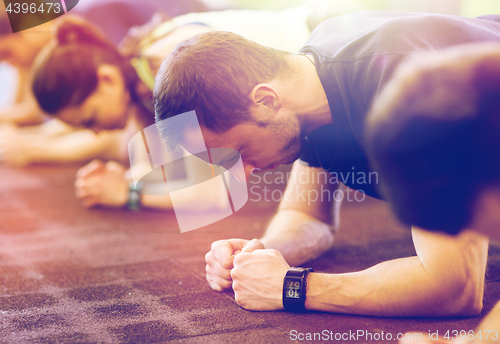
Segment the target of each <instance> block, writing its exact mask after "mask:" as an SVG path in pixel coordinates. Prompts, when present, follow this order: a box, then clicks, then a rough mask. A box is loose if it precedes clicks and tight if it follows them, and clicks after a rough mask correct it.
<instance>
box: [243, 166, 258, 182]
mask: <svg viewBox="0 0 500 344" xmlns="http://www.w3.org/2000/svg"><path fill="white" fill-rule="evenodd" d="M244 169H245V181H246V182H247V183H248V181H249V180H250V177H251V176H252V173H253V171H255V166H254V165H252V164H245V165H244Z"/></svg>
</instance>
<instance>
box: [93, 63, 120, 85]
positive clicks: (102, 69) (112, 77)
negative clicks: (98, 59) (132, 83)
mask: <svg viewBox="0 0 500 344" xmlns="http://www.w3.org/2000/svg"><path fill="white" fill-rule="evenodd" d="M97 82H98V83H99V85H108V86H109V85H111V86H116V85H119V84H121V83H123V82H124V81H123V76H122V73H121V72H120V70H119V69H118V67H116V66H113V65H109V64H102V65H100V66H99V67H98V68H97Z"/></svg>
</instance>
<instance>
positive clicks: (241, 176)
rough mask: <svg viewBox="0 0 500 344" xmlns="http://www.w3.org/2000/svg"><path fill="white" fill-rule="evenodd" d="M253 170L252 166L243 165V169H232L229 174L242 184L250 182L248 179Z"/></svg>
mask: <svg viewBox="0 0 500 344" xmlns="http://www.w3.org/2000/svg"><path fill="white" fill-rule="evenodd" d="M254 170H255V166H254V165H252V164H246V163H243V169H240V168H237V169H232V171H231V172H232V173H233V175H234V176H235V177H236V179H237V180H238V181H239V182H240V183H244V182H248V181H249V180H250V177H251V175H252V172H253V171H254Z"/></svg>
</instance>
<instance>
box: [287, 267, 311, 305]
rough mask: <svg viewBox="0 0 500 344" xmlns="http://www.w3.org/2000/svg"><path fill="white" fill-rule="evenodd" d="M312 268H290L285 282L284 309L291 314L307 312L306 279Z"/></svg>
mask: <svg viewBox="0 0 500 344" xmlns="http://www.w3.org/2000/svg"><path fill="white" fill-rule="evenodd" d="M311 271H313V269H311V268H290V269H289V270H288V271H287V272H286V275H285V279H284V281H283V307H285V310H287V311H290V312H304V311H305V310H306V308H305V303H306V277H307V274H308V273H309V272H311Z"/></svg>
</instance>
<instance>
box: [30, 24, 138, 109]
mask: <svg viewBox="0 0 500 344" xmlns="http://www.w3.org/2000/svg"><path fill="white" fill-rule="evenodd" d="M54 30H55V31H54V39H53V41H52V42H51V43H49V45H48V46H46V47H45V48H44V49H43V50H42V52H41V53H40V55H39V56H38V57H37V59H36V61H35V67H34V73H33V81H32V89H33V93H34V95H35V98H36V100H37V101H38V104H39V105H40V108H41V109H42V110H44V111H45V112H46V113H48V114H55V113H57V112H58V111H60V110H62V109H63V108H65V107H68V106H78V105H80V104H81V103H83V102H84V101H85V99H86V98H87V97H88V96H89V95H90V94H91V93H92V92H93V91H94V90H95V89H96V87H97V69H98V67H99V65H101V64H111V65H115V66H117V67H118V68H119V69H120V71H121V73H122V75H123V77H124V79H125V82H126V85H125V87H127V88H129V89H130V88H131V87H132V85H133V84H134V83H135V81H136V79H137V77H136V73H135V71H134V70H133V68H132V67H131V66H130V61H129V60H128V59H127V58H125V57H124V56H122V55H120V53H119V52H118V49H117V47H116V46H115V45H114V44H113V43H111V42H110V41H109V40H108V39H107V38H106V37H105V36H104V34H103V33H102V32H101V31H100V30H99V29H98V28H97V27H96V26H94V25H93V24H91V23H90V22H88V21H86V20H84V19H82V18H79V17H76V16H71V15H65V16H64V17H63V18H62V19H61V20H59V21H58V22H57V24H56V25H55V28H54Z"/></svg>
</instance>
